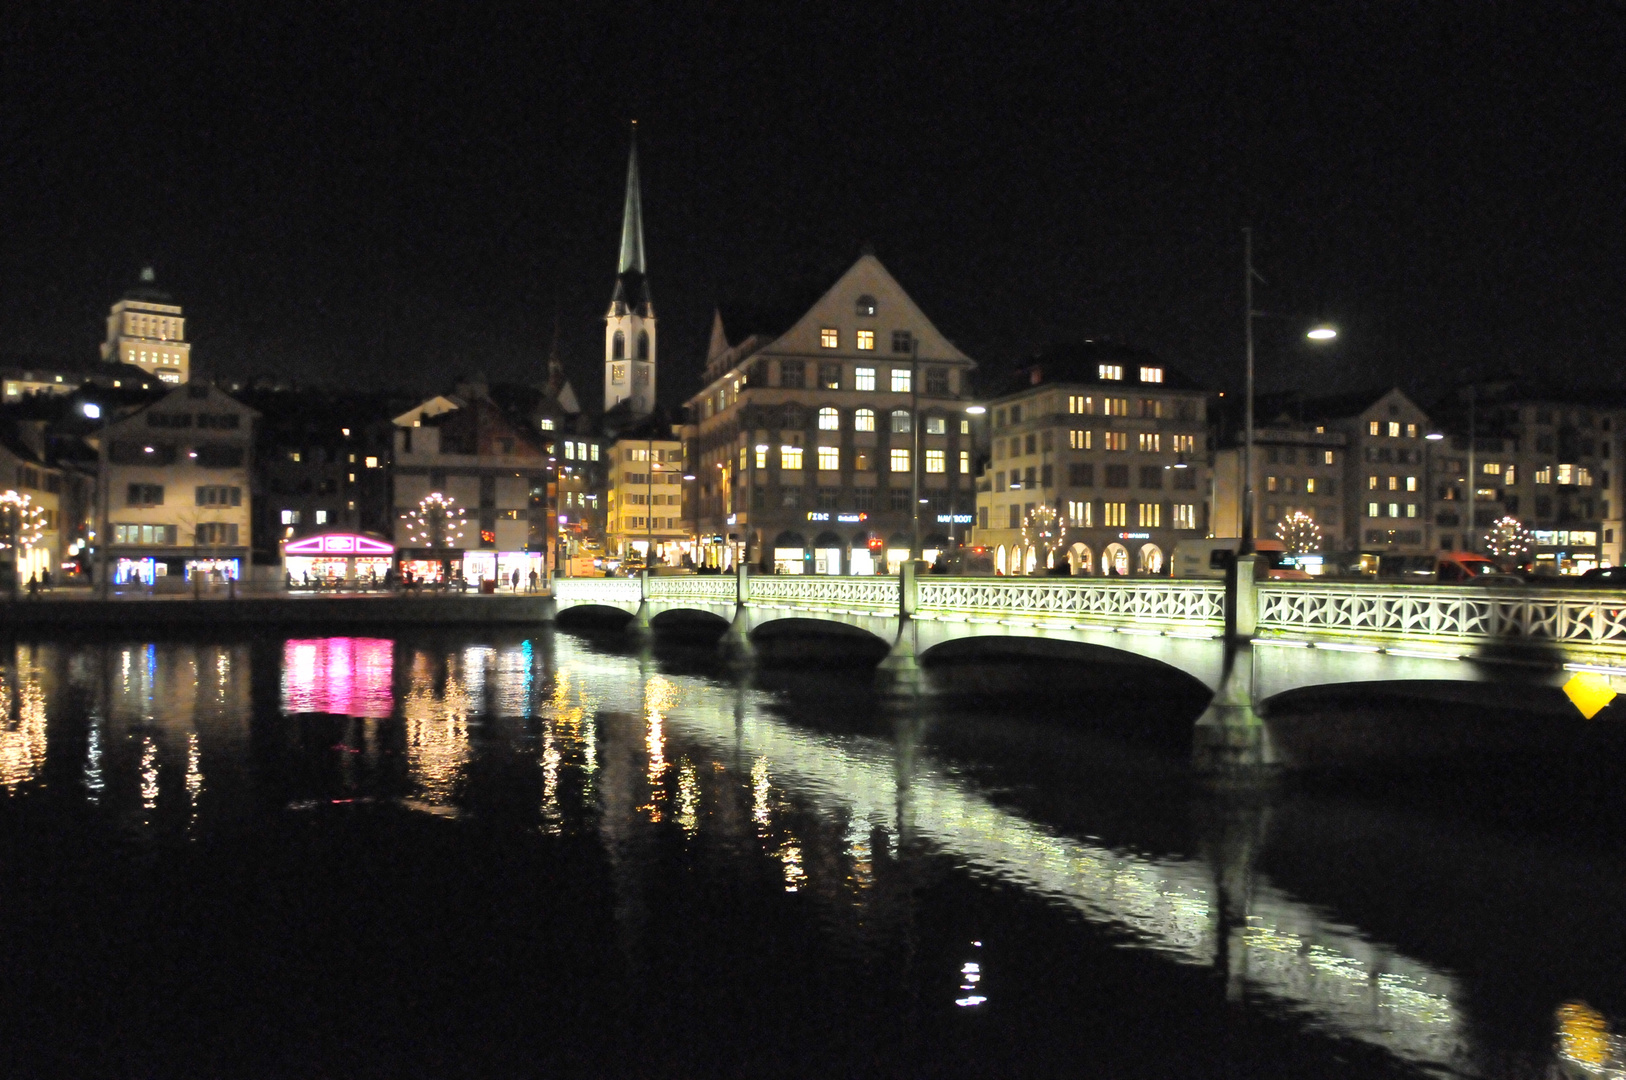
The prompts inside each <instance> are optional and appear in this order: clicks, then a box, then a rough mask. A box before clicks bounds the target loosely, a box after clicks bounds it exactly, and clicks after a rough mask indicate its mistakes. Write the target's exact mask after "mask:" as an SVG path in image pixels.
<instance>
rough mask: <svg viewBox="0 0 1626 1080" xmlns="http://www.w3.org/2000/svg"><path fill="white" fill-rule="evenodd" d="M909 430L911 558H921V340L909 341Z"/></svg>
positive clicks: (913, 338) (912, 338) (913, 339)
mask: <svg viewBox="0 0 1626 1080" xmlns="http://www.w3.org/2000/svg"><path fill="white" fill-rule="evenodd" d="M909 430H910V431H912V432H913V433H914V450H913V451H912V452H911V454H910V457H909V489H910V499H909V503H910V506H911V508H912V509H913V511H914V513H913V514H912V515H911V516H910V519H909V521H910V531H909V558H910V559H911V560H914V559H918V558H920V339H919V338H917V337H912V336H911V337H910V339H909Z"/></svg>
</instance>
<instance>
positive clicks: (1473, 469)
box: [1462, 386, 1479, 551]
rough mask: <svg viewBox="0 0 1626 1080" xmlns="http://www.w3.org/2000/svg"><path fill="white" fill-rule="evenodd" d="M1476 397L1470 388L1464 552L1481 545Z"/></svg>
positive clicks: (1474, 549)
mask: <svg viewBox="0 0 1626 1080" xmlns="http://www.w3.org/2000/svg"><path fill="white" fill-rule="evenodd" d="M1474 396H1475V395H1474V388H1473V387H1472V386H1470V387H1468V532H1467V534H1466V535H1464V536H1463V538H1462V541H1463V542H1462V550H1464V551H1478V550H1479V544H1478V543H1477V542H1476V541H1477V539H1478V534H1479V513H1478V511H1477V509H1476V506H1477V504H1478V502H1479V470H1478V465H1479V458H1478V455H1477V454H1476V453H1475V451H1476V450H1477V449H1478V446H1477V443H1478V441H1479V440H1478V439H1477V438H1476V436H1477V434H1478V433H1477V432H1476V431H1475V430H1474V427H1475V424H1474V421H1475V419H1477V418H1476V416H1475V414H1474Z"/></svg>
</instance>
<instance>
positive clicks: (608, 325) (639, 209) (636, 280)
mask: <svg viewBox="0 0 1626 1080" xmlns="http://www.w3.org/2000/svg"><path fill="white" fill-rule="evenodd" d="M646 273H647V268H646V265H645V259H644V211H643V200H642V195H641V193H640V191H639V183H638V125H637V122H636V121H634V122H633V127H632V147H631V150H630V151H629V152H628V155H627V191H626V199H625V203H624V205H623V208H622V215H621V255H620V259H619V261H618V263H617V266H616V278H615V290H614V292H613V293H612V294H611V295H610V307H609V310H608V311H607V312H605V315H604V411H605V413H606V414H608V413H610V412H612V411H613V410H614V409H615V408H616V407H617V406H619V405H622V403H623V402H624V403H625V408H626V410H627V411H628V413H629V414H630V415H631V416H632V417H634V418H638V417H644V416H648V415H649V414H650V413H651V412H652V411H653V410H654V408H655V361H656V353H657V349H658V346H659V342H658V341H657V340H656V336H655V305H654V302H653V301H652V300H651V298H650V294H649V278H648V277H647V276H646Z"/></svg>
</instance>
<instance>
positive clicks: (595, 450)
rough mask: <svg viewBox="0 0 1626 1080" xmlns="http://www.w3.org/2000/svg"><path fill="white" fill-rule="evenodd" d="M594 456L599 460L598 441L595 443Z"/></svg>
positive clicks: (594, 458) (595, 459)
mask: <svg viewBox="0 0 1626 1080" xmlns="http://www.w3.org/2000/svg"><path fill="white" fill-rule="evenodd" d="M592 456H593V460H594V461H597V460H598V443H594V444H593V455H592Z"/></svg>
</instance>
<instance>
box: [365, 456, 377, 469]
mask: <svg viewBox="0 0 1626 1080" xmlns="http://www.w3.org/2000/svg"><path fill="white" fill-rule="evenodd" d="M366 465H367V467H368V468H369V469H376V468H378V459H377V458H375V457H370V458H368V459H367V461H366Z"/></svg>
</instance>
